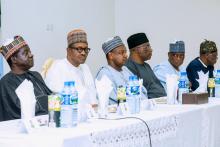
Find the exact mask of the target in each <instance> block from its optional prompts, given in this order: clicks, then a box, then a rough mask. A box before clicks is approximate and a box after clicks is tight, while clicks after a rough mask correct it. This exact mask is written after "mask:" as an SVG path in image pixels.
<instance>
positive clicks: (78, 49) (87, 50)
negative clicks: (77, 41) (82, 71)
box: [69, 47, 91, 54]
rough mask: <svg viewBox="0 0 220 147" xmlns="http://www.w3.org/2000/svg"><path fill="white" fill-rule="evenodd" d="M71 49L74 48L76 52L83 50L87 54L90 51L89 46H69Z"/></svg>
mask: <svg viewBox="0 0 220 147" xmlns="http://www.w3.org/2000/svg"><path fill="white" fill-rule="evenodd" d="M69 48H71V49H74V50H76V51H77V52H78V53H82V52H83V51H84V52H85V53H86V54H88V53H89V52H90V50H91V49H90V48H75V47H69Z"/></svg>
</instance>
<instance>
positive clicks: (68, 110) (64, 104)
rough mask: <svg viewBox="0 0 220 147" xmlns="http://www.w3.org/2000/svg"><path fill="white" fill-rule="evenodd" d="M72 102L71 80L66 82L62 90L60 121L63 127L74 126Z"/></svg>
mask: <svg viewBox="0 0 220 147" xmlns="http://www.w3.org/2000/svg"><path fill="white" fill-rule="evenodd" d="M72 116H73V110H72V102H71V93H70V86H69V82H64V87H63V90H62V91H61V112H60V123H61V127H63V128H68V127H72V120H73V119H72Z"/></svg>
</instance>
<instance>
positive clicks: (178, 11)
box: [0, 0, 220, 75]
mask: <svg viewBox="0 0 220 147" xmlns="http://www.w3.org/2000/svg"><path fill="white" fill-rule="evenodd" d="M219 8H220V1H218V0H165V1H163V0H2V28H1V30H0V35H1V36H0V38H3V39H5V38H8V37H12V36H14V35H16V34H20V35H22V36H23V37H24V38H25V39H26V40H27V42H28V43H29V45H30V47H31V49H32V51H33V53H34V55H35V66H34V68H33V70H38V71H40V69H41V66H42V64H43V62H44V61H45V59H46V58H48V57H54V58H63V57H65V56H66V50H65V48H66V35H67V33H68V32H69V31H70V30H72V29H74V28H84V29H85V30H86V31H87V34H88V40H89V46H90V47H91V48H92V51H91V52H90V54H89V56H88V59H87V63H88V64H89V66H90V67H91V70H92V73H93V75H95V73H96V72H97V70H98V68H99V67H100V66H102V65H103V64H106V59H105V56H104V53H103V52H102V50H101V44H102V43H103V42H104V41H105V40H106V39H107V38H108V37H110V36H112V35H115V34H116V35H119V36H121V37H122V39H123V40H124V42H125V43H126V39H127V37H128V36H130V35H131V34H133V33H137V32H145V33H146V34H147V35H148V37H149V39H150V42H151V45H152V47H153V49H154V52H153V56H152V59H151V60H150V62H149V63H150V64H151V65H152V66H154V65H155V64H157V63H159V62H162V61H163V60H166V59H167V51H168V46H169V43H170V42H173V41H174V40H176V39H180V40H183V41H185V44H186V59H185V62H184V65H187V64H188V62H189V61H190V60H192V59H193V58H195V57H196V56H198V55H199V44H200V42H202V41H203V39H205V38H206V39H210V40H214V41H215V42H216V43H217V46H218V48H219V49H220V37H219V34H220V31H219V25H220V19H219V18H220V9H219ZM219 63H220V60H219V61H218V63H217V64H216V65H217V68H220V65H219ZM4 65H5V69H6V71H5V72H7V71H8V70H9V69H8V66H7V64H4Z"/></svg>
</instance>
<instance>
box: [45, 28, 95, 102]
mask: <svg viewBox="0 0 220 147" xmlns="http://www.w3.org/2000/svg"><path fill="white" fill-rule="evenodd" d="M67 43H68V46H67V49H66V51H67V57H66V58H64V59H62V60H58V61H55V62H54V63H53V64H52V65H51V67H50V68H49V69H48V71H47V75H46V77H45V82H46V84H47V85H48V87H49V88H50V89H51V90H52V91H53V92H61V91H62V89H63V86H64V82H66V81H75V83H76V84H75V85H76V89H77V91H78V92H80V90H81V89H82V88H85V89H87V90H88V91H89V92H88V98H89V102H88V103H91V104H96V103H97V101H96V89H95V83H94V80H93V77H92V74H91V72H90V69H89V67H88V66H87V64H85V61H86V58H87V56H88V53H89V51H90V48H88V42H87V35H86V32H85V31H83V30H80V29H77V30H73V31H71V32H69V33H68V35H67Z"/></svg>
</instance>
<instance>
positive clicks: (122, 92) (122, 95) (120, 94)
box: [117, 87, 126, 101]
mask: <svg viewBox="0 0 220 147" xmlns="http://www.w3.org/2000/svg"><path fill="white" fill-rule="evenodd" d="M117 99H118V100H119V101H124V100H126V89H125V88H124V87H118V88H117Z"/></svg>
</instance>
